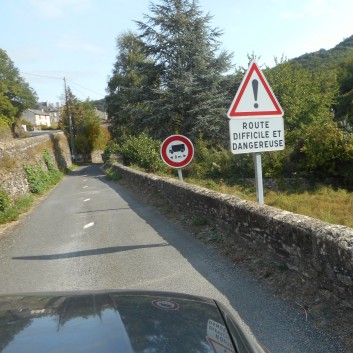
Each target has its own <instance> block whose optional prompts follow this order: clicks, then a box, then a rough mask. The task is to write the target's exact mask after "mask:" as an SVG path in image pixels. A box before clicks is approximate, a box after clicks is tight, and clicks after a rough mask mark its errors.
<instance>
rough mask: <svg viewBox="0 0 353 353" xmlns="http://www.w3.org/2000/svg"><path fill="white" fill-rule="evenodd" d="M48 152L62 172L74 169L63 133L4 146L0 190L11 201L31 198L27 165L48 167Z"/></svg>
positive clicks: (1, 147)
mask: <svg viewBox="0 0 353 353" xmlns="http://www.w3.org/2000/svg"><path fill="white" fill-rule="evenodd" d="M45 150H47V151H48V152H49V153H50V154H51V156H52V160H53V161H54V163H56V165H57V167H58V168H59V169H60V170H64V169H66V168H68V167H70V166H71V155H70V149H69V145H68V141H67V139H66V137H65V135H64V133H62V132H57V133H52V134H49V135H42V136H37V137H31V138H25V139H16V140H12V141H8V142H0V187H1V188H2V189H4V190H5V191H6V192H7V193H8V195H10V196H11V197H14V196H17V195H23V194H27V193H28V192H29V191H28V182H27V178H26V174H25V171H24V169H23V165H25V164H28V165H35V164H36V163H40V164H41V165H43V167H45V164H44V160H43V152H44V151H45Z"/></svg>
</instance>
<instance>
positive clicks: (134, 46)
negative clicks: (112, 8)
mask: <svg viewBox="0 0 353 353" xmlns="http://www.w3.org/2000/svg"><path fill="white" fill-rule="evenodd" d="M150 11H151V14H150V15H145V20H146V21H145V22H142V21H137V24H138V28H139V33H140V35H139V36H137V35H133V34H131V33H128V34H125V35H123V36H122V37H120V38H119V39H118V50H119V54H118V57H117V59H118V60H117V62H116V64H115V67H114V73H113V77H112V78H111V79H110V81H109V84H108V88H109V96H108V98H107V104H108V113H109V118H110V120H111V122H112V127H113V135H114V137H115V138H120V137H121V136H123V135H124V134H127V135H131V134H134V133H141V132H142V131H146V132H147V133H148V134H149V135H150V136H152V137H154V138H158V139H163V138H165V137H166V136H168V135H170V134H172V133H181V134H186V135H188V136H190V137H192V138H196V137H197V136H198V135H199V134H200V133H202V134H203V135H204V137H205V138H208V139H211V140H213V141H214V142H216V141H217V142H219V141H222V142H224V141H225V140H226V139H227V137H226V136H227V127H226V124H225V123H224V122H225V120H224V116H225V114H226V109H227V105H228V100H229V97H228V94H229V92H228V91H227V90H224V89H223V88H222V84H223V82H224V77H223V76H222V73H225V72H226V71H228V70H229V68H230V57H231V56H230V55H229V54H228V53H226V52H225V51H222V50H220V47H219V41H218V38H219V37H220V36H221V32H220V31H219V30H218V29H214V28H211V27H210V26H209V23H210V21H211V16H209V15H203V14H202V12H201V11H200V9H199V6H198V4H197V1H192V2H191V1H188V0H162V1H161V3H160V4H151V6H150Z"/></svg>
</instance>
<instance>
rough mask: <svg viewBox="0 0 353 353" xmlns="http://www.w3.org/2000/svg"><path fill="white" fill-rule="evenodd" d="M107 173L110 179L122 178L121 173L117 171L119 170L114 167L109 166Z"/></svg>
mask: <svg viewBox="0 0 353 353" xmlns="http://www.w3.org/2000/svg"><path fill="white" fill-rule="evenodd" d="M105 174H106V176H107V178H108V179H110V180H115V181H116V180H120V179H121V175H120V174H119V173H118V172H117V170H116V169H115V168H114V167H109V168H107V169H106V171H105Z"/></svg>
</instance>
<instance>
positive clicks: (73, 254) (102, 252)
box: [12, 243, 169, 260]
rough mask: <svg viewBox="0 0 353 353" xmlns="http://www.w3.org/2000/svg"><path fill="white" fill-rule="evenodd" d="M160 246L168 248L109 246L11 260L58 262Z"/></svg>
mask: <svg viewBox="0 0 353 353" xmlns="http://www.w3.org/2000/svg"><path fill="white" fill-rule="evenodd" d="M162 246H169V244H166V243H163V244H149V245H139V246H110V247H107V248H100V249H90V250H82V251H74V252H68V253H63V254H52V255H35V256H16V257H13V258H12V259H13V260H59V259H69V258H72V257H80V256H92V255H105V254H112V253H117V252H123V251H130V250H136V249H147V248H159V247H162Z"/></svg>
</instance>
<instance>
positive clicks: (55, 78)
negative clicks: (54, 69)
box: [20, 71, 63, 80]
mask: <svg viewBox="0 0 353 353" xmlns="http://www.w3.org/2000/svg"><path fill="white" fill-rule="evenodd" d="M20 73H21V74H25V75H31V76H38V77H44V78H52V79H54V80H63V78H62V77H52V76H44V75H38V74H30V73H29V72H23V71H20Z"/></svg>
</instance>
